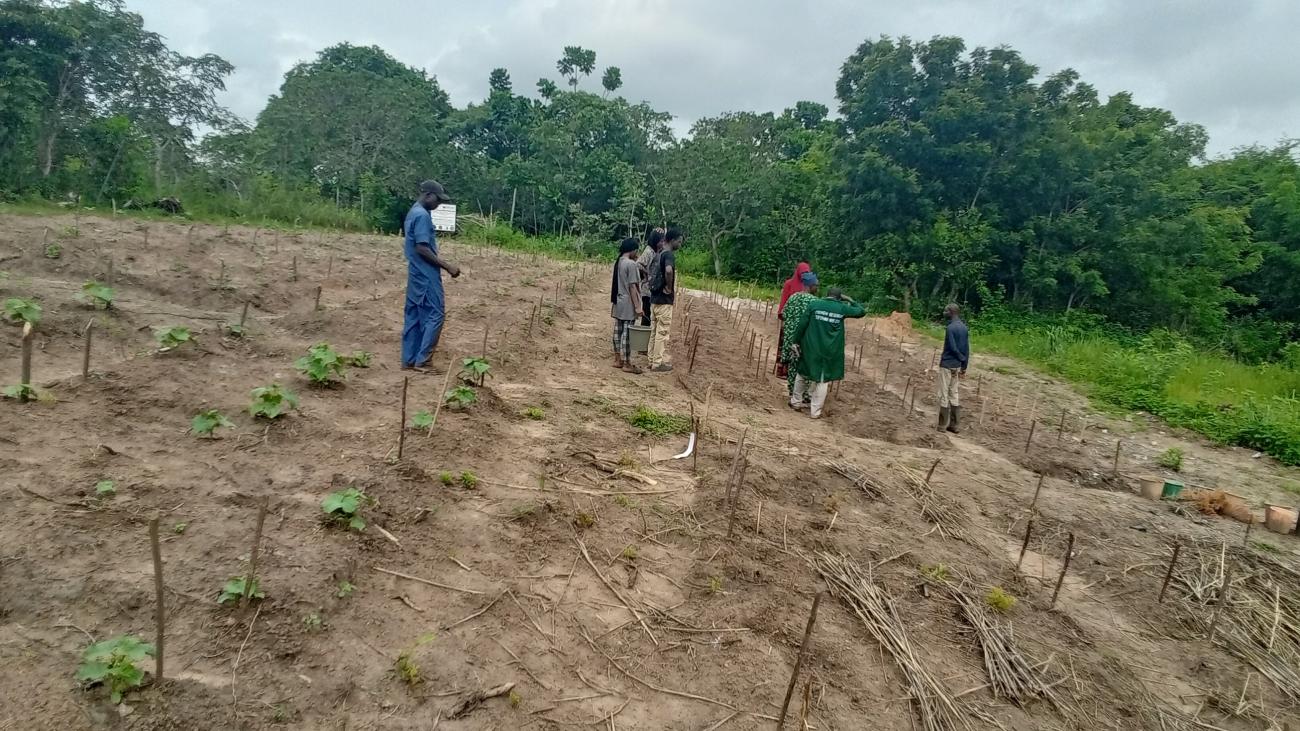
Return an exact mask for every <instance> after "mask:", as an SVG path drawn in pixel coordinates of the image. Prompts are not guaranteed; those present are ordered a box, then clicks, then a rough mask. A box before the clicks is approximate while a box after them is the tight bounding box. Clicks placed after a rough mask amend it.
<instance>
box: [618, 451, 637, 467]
mask: <svg viewBox="0 0 1300 731" xmlns="http://www.w3.org/2000/svg"><path fill="white" fill-rule="evenodd" d="M618 466H619V467H622V468H623V469H625V470H634V469H637V468H638V467H640V466H641V465H640V463H638V462H637V461H636V457H635V456H633V455H632V453H631V452H623V453H621V454H619V455H618Z"/></svg>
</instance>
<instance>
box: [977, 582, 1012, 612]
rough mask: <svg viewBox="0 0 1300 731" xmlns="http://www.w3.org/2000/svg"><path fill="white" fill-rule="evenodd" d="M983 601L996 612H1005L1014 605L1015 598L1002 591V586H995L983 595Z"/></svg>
mask: <svg viewBox="0 0 1300 731" xmlns="http://www.w3.org/2000/svg"><path fill="white" fill-rule="evenodd" d="M984 603H985V604H987V605H988V606H989V609H992V610H993V611H995V612H997V613H998V614H1005V613H1007V612H1009V611H1011V609H1012V608H1013V607H1015V606H1016V598H1015V597H1014V596H1011V595H1010V594H1008V593H1007V592H1006V591H1004V590H1003V589H1002V587H1000V586H995V587H993V588H992V589H989V593H988V594H986V595H985V596H984Z"/></svg>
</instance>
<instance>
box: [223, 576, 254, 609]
mask: <svg viewBox="0 0 1300 731" xmlns="http://www.w3.org/2000/svg"><path fill="white" fill-rule="evenodd" d="M246 580H247V577H244V576H232V577H231V578H229V579H227V580H226V583H225V584H223V585H222V586H221V593H220V594H219V595H217V604H229V603H231V602H237V601H239V598H240V597H242V596H244V595H245V594H247V595H248V598H249V599H265V598H266V593H265V592H263V591H262V587H261V586H258V581H257V579H256V578H254V579H253V581H252V582H251V583H249V584H245V581H246Z"/></svg>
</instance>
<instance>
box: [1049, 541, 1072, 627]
mask: <svg viewBox="0 0 1300 731" xmlns="http://www.w3.org/2000/svg"><path fill="white" fill-rule="evenodd" d="M1072 555H1074V534H1073V533H1071V534H1070V537H1069V540H1067V541H1066V543H1065V559H1064V560H1062V561H1061V575H1060V576H1058V577H1056V590H1055V591H1053V592H1052V604H1051V606H1050V607H1048V608H1049V609H1055V608H1056V598H1057V597H1058V596H1060V595H1061V585H1062V584H1064V583H1065V572H1066V571H1069V570H1070V556H1072Z"/></svg>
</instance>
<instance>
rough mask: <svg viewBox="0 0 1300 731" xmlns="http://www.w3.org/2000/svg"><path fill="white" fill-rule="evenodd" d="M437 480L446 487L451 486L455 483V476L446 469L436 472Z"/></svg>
mask: <svg viewBox="0 0 1300 731" xmlns="http://www.w3.org/2000/svg"><path fill="white" fill-rule="evenodd" d="M438 482H441V483H442V484H444V485H446V486H447V487H451V486H452V485H454V484H456V476H455V475H453V474H452V473H450V472H447V471H446V470H443V471H442V472H439V473H438Z"/></svg>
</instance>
